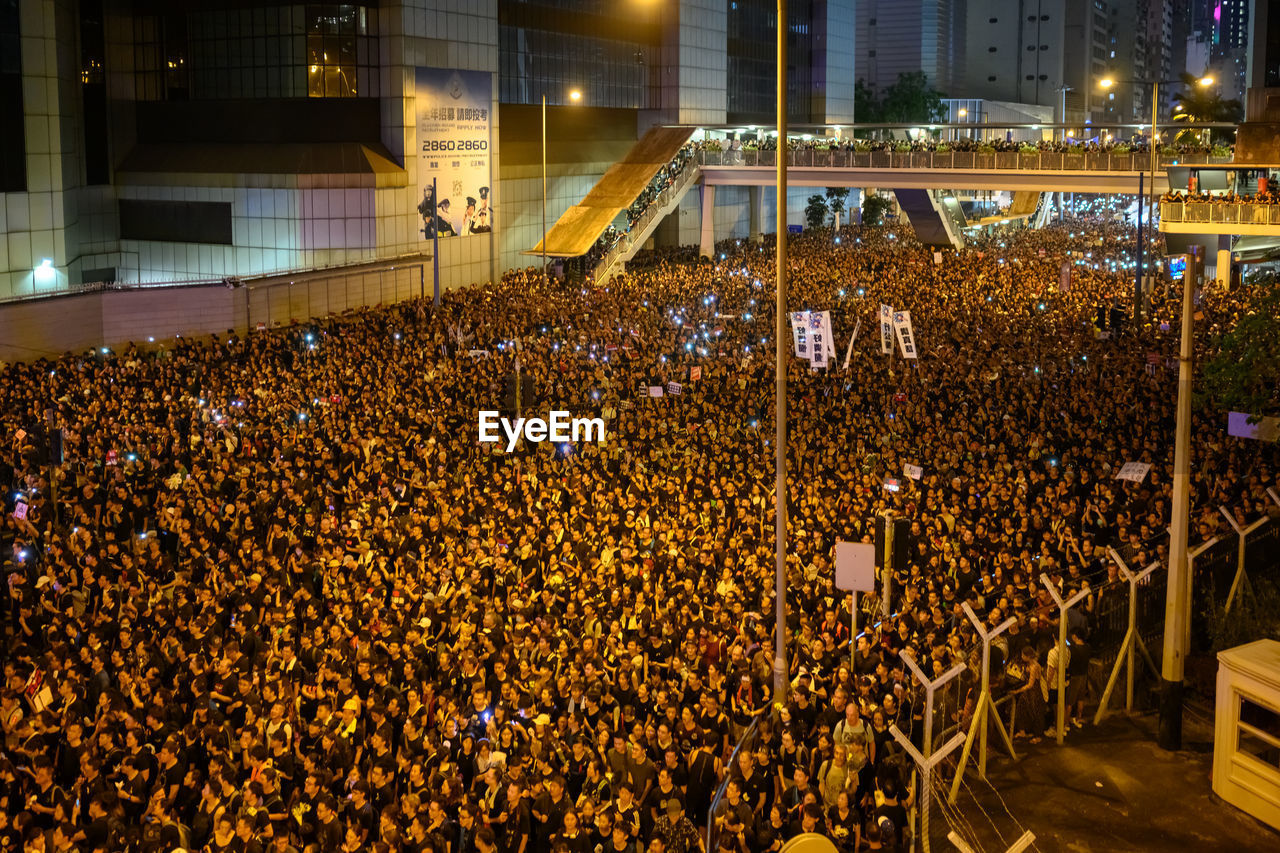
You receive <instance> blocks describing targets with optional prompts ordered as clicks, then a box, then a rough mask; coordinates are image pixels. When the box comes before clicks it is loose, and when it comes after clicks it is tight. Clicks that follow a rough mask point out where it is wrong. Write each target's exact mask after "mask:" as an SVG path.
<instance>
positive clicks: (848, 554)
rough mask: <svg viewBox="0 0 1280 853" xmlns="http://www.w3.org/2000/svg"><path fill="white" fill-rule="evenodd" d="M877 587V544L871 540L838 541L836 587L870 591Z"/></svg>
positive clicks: (847, 589) (846, 589)
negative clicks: (873, 543)
mask: <svg viewBox="0 0 1280 853" xmlns="http://www.w3.org/2000/svg"><path fill="white" fill-rule="evenodd" d="M875 588H876V546H875V545H872V544H871V543H870V542H837V543H836V589H842V590H845V591H846V592H848V591H849V590H857V591H859V592H869V591H871V590H873V589H875Z"/></svg>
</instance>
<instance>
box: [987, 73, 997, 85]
mask: <svg viewBox="0 0 1280 853" xmlns="http://www.w3.org/2000/svg"><path fill="white" fill-rule="evenodd" d="M987 82H988V83H994V82H996V75H994V74H992V75H991V76H990V77H988V78H987Z"/></svg>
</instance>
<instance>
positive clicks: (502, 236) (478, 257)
mask: <svg viewBox="0 0 1280 853" xmlns="http://www.w3.org/2000/svg"><path fill="white" fill-rule="evenodd" d="M853 10H854V0H792V3H791V7H790V18H791V19H790V21H789V22H788V33H789V42H788V43H789V61H788V67H787V86H788V95H789V104H790V110H789V112H790V116H791V119H792V121H793V122H796V123H798V124H810V125H815V124H816V125H821V124H847V123H849V122H851V121H853V119H854V115H853V40H854V26H853V20H854V17H853ZM774 62H775V21H774V5H773V3H772V0H473V2H469V3H466V4H463V3H458V2H457V1H456V0H362V1H361V2H357V3H300V2H279V1H278V0H277V2H272V0H0V126H3V127H4V128H6V132H5V133H4V134H0V208H2V209H3V210H4V212H5V214H6V215H5V218H4V229H5V230H4V233H3V235H2V236H0V300H3V299H8V298H26V297H39V296H42V295H45V294H48V293H53V292H66V291H70V290H75V289H77V288H79V287H83V286H85V285H87V284H92V283H95V282H103V281H117V282H126V283H134V282H138V283H155V282H167V281H190V280H200V281H203V280H219V279H221V278H225V277H231V276H234V277H239V278H252V277H255V276H259V277H260V276H266V275H274V274H284V273H293V272H299V271H307V270H313V269H316V268H326V269H328V268H340V267H343V266H344V265H350V264H368V263H375V262H380V261H383V260H388V259H395V258H404V257H414V256H419V255H421V254H422V253H423V252H425V251H428V250H429V246H425V245H424V243H423V237H422V224H421V215H420V213H419V211H418V209H417V208H418V205H419V204H420V203H421V201H422V193H421V190H420V188H419V178H420V175H419V171H420V170H423V169H436V168H438V164H437V163H432V164H430V165H426V164H424V163H423V158H422V156H421V141H420V134H421V132H422V131H421V129H420V127H419V121H420V119H419V115H418V113H417V105H418V97H417V94H416V88H415V87H416V85H418V84H417V82H416V81H417V80H418V79H419V78H418V77H417V71H418V69H423V68H434V69H444V70H445V71H446V72H449V71H456V72H459V73H461V74H471V75H474V74H477V73H479V74H482V75H488V76H487V78H483V77H482V78H476V77H469V78H467V79H470V80H480V79H488V80H489V81H490V88H491V92H490V93H489V97H488V98H487V102H488V107H489V109H488V110H481V112H483V113H484V114H485V115H488V116H491V117H492V121H491V122H490V123H489V125H488V127H489V131H488V132H489V138H488V139H487V140H485V139H483V138H482V139H480V140H479V143H481V144H483V145H484V146H485V148H484V150H485V151H487V152H488V154H489V164H488V167H487V168H488V169H489V170H490V173H491V174H490V179H489V183H488V185H486V189H487V190H489V192H490V194H489V198H488V199H487V201H488V203H489V209H490V210H491V211H495V212H496V213H495V215H494V220H493V222H494V224H493V227H492V228H491V229H489V230H488V231H486V232H483V233H475V234H471V235H469V236H466V237H464V238H460V239H457V240H454V241H449V242H448V243H447V244H446V243H443V242H442V244H441V246H440V250H439V259H440V269H441V279H442V281H444V282H445V283H446V285H448V284H454V283H458V284H465V283H469V282H471V281H477V280H484V279H488V278H494V277H496V276H497V275H500V274H501V271H502V270H503V269H505V268H508V267H511V266H516V265H519V264H522V263H527V258H526V257H525V256H524V255H523V254H522V253H523V252H524V251H525V250H527V249H529V248H530V247H531V246H532V245H533V243H535V242H536V241H537V236H538V231H539V228H540V222H541V211H542V202H543V200H542V198H541V180H540V166H539V164H540V157H541V153H542V152H540V150H539V148H538V146H539V144H540V138H541V136H540V127H539V115H538V112H537V107H538V105H539V104H540V103H541V100H542V98H543V97H544V96H545V97H546V98H547V102H548V104H549V105H551V107H552V110H551V111H550V115H549V119H548V123H549V132H548V147H549V149H550V151H549V152H548V157H547V159H548V161H549V187H548V190H549V197H548V199H547V214H548V216H549V217H550V219H551V220H552V221H554V219H555V218H556V217H558V216H559V215H560V213H562V212H563V211H564V210H565V209H566V208H567V207H568V206H569V205H571V204H574V203H576V202H577V201H579V200H581V198H582V196H583V195H584V194H585V193H586V191H587V190H589V189H590V187H591V186H592V185H593V184H594V182H595V180H596V179H597V178H598V177H599V176H600V175H601V174H603V172H604V171H605V170H606V169H607V168H608V167H609V165H611V164H612V163H613V162H616V160H617V159H619V158H620V157H621V156H623V155H624V154H625V153H626V151H627V149H628V148H629V147H630V146H631V145H633V144H634V143H635V141H636V140H637V139H639V138H640V136H641V135H643V133H644V132H645V131H646V130H647V129H648V128H649V127H650V126H652V125H655V124H683V125H695V126H706V125H725V124H729V123H736V124H741V125H748V124H765V123H768V122H771V121H772V119H773V117H774V109H775V107H774ZM573 90H576V91H578V92H579V93H580V102H579V103H572V104H571V102H570V98H569V93H570V91H573ZM480 96H481V97H482V98H483V97H484V93H483V90H482V91H481V92H480ZM473 142H474V140H473Z"/></svg>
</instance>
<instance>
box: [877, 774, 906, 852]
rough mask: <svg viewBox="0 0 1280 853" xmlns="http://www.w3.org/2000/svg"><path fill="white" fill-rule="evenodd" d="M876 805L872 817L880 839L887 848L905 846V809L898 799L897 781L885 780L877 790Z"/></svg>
mask: <svg viewBox="0 0 1280 853" xmlns="http://www.w3.org/2000/svg"><path fill="white" fill-rule="evenodd" d="M876 800H877V805H876V807H875V810H874V811H873V812H872V818H873V819H874V821H875V825H876V827H877V828H878V829H879V831H880V837H881V841H882V843H883V844H884V846H885V847H886V848H887V849H890V850H893V849H900V848H902V847H905V846H906V836H907V829H908V824H907V809H906V807H905V806H903V805H902V803H900V802H899V801H898V783H897V781H896V780H892V779H891V780H887V781H886V782H885V783H884V785H883V786H881V787H880V788H879V789H878V790H877V796H876Z"/></svg>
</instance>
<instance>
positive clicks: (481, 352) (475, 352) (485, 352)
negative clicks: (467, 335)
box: [467, 349, 489, 358]
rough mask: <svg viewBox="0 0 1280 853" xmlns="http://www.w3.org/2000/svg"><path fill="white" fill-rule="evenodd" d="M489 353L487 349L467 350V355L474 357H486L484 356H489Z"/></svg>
mask: <svg viewBox="0 0 1280 853" xmlns="http://www.w3.org/2000/svg"><path fill="white" fill-rule="evenodd" d="M488 354H489V351H488V350H487V349H469V350H467V355H469V356H471V357H472V358H484V357H485V356H487V355H488Z"/></svg>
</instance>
